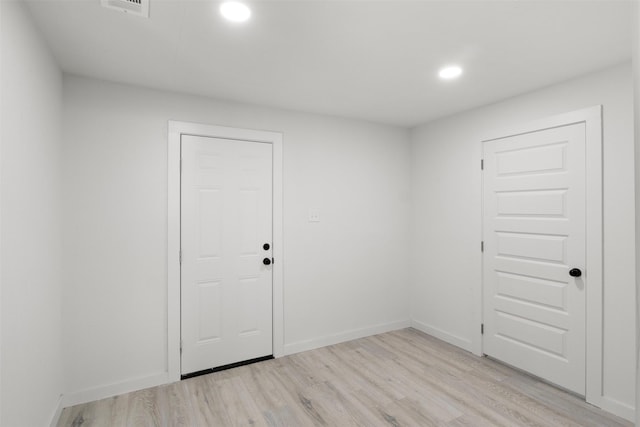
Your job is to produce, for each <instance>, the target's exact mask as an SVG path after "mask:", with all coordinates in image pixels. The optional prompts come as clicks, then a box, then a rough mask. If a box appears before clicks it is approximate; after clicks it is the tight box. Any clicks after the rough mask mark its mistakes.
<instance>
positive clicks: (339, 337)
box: [284, 319, 411, 356]
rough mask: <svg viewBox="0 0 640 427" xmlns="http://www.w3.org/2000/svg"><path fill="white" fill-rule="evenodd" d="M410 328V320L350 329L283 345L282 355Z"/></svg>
mask: <svg viewBox="0 0 640 427" xmlns="http://www.w3.org/2000/svg"><path fill="white" fill-rule="evenodd" d="M410 326H411V321H410V320H408V319H407V320H398V321H396V322H391V323H384V324H381V325H375V326H369V327H366V328H360V329H351V330H349V331H344V332H340V333H338V334H333V335H326V336H323V337H319V338H312V339H310V340H304V341H298V342H294V343H291V344H285V345H284V354H285V356H286V355H289V354H294V353H300V352H302V351H307V350H313V349H316V348H320V347H326V346H328V345H334V344H339V343H341V342H345V341H351V340H356V339H358V338H364V337H368V336H371V335H376V334H383V333H385V332H391V331H397V330H398V329H404V328H408V327H410Z"/></svg>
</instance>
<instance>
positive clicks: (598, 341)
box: [472, 105, 608, 409]
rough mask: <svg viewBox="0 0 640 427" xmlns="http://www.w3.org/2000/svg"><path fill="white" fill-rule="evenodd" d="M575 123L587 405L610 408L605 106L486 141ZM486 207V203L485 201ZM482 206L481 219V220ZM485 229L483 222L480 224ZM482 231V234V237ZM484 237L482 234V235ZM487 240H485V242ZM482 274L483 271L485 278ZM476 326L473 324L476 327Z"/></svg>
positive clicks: (476, 348) (478, 309) (478, 346)
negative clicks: (581, 172)
mask: <svg viewBox="0 0 640 427" xmlns="http://www.w3.org/2000/svg"><path fill="white" fill-rule="evenodd" d="M576 123H585V137H586V138H585V151H586V176H585V179H586V189H585V194H586V210H585V214H586V265H585V270H586V271H588V272H589V284H588V286H587V287H586V301H587V302H586V325H585V326H586V348H585V352H586V354H585V356H586V372H585V382H586V396H585V399H586V401H587V402H589V403H591V404H594V405H596V406H599V407H601V408H605V409H606V408H607V407H608V405H607V402H606V398H605V396H604V393H603V382H602V346H603V336H602V334H603V313H602V303H603V219H602V185H603V184H602V181H603V175H602V106H601V105H598V106H594V107H590V108H585V109H582V110H577V111H573V112H570V113H565V114H560V115H556V116H552V117H548V118H545V119H541V120H537V121H535V122H532V123H528V124H524V125H516V126H512V127H506V128H504V129H502V130H499V131H496V132H494V133H493V134H491V135H489V137H487V138H485V139H483V140H482V141H481V144H484V143H485V142H487V141H492V140H495V139H500V138H504V137H508V136H515V135H521V134H525V133H529V132H533V131H537V130H544V129H552V128H556V127H560V126H566V125H570V124H576ZM482 188H483V180H480V188H479V191H481V193H482ZM483 203H484V200H483ZM482 212H483V209H482V206H481V216H482ZM481 227H482V229H483V228H484V218H482V221H481ZM482 229H481V233H482ZM481 235H482V234H481ZM484 238H485V237H484V236H482V240H483V241H484ZM482 264H483V263H481V265H482ZM483 276H484V275H483V272H482V271H480V277H481V278H482V277H483ZM483 290H484V283H482V287H481V288H480V289H479V292H478V294H477V295H475V300H476V304H475V312H474V314H473V317H474V320H475V322H477V323H476V324H477V325H478V328H477V332H476V333H475V334H474V340H473V342H472V347H473V352H474V353H475V354H477V355H479V356H481V355H482V354H483V349H482V338H483V337H482V333H481V330H480V325H481V324H482V323H483V301H482V296H483ZM475 322H474V323H475Z"/></svg>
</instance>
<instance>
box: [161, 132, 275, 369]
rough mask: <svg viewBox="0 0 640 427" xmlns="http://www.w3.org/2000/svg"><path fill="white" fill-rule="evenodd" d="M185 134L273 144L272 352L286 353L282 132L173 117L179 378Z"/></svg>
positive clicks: (172, 289) (171, 335)
mask: <svg viewBox="0 0 640 427" xmlns="http://www.w3.org/2000/svg"><path fill="white" fill-rule="evenodd" d="M182 135H193V136H204V137H211V138H223V139H229V140H237V141H253V142H263V143H269V144H271V145H272V148H273V242H272V250H273V252H272V253H273V258H274V260H275V262H274V264H273V270H272V271H273V355H274V357H281V356H283V355H284V304H283V303H284V298H283V296H284V284H283V268H282V267H283V262H282V261H283V249H282V246H283V221H282V215H283V214H282V189H283V184H282V139H283V138H282V134H281V133H279V132H272V131H262V130H252V129H241V128H234V127H226V126H216V125H207V124H199V123H191V122H182V121H173V120H170V121H169V123H168V146H167V168H168V194H167V211H168V221H167V237H168V240H167V373H168V376H169V381H179V380H180V156H181V149H180V140H181V136H182Z"/></svg>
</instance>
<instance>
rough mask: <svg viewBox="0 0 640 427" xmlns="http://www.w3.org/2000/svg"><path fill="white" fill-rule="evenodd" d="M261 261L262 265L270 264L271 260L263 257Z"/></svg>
mask: <svg viewBox="0 0 640 427" xmlns="http://www.w3.org/2000/svg"><path fill="white" fill-rule="evenodd" d="M262 263H263V264H264V265H269V264H271V260H270V259H269V258H265V259H263V260H262Z"/></svg>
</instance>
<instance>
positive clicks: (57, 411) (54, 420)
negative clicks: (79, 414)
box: [49, 395, 64, 427]
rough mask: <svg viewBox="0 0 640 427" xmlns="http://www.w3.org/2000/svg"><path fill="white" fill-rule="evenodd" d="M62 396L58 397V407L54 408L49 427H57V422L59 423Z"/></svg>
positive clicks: (62, 407) (62, 401)
mask: <svg viewBox="0 0 640 427" xmlns="http://www.w3.org/2000/svg"><path fill="white" fill-rule="evenodd" d="M63 403H64V396H63V395H60V397H59V398H58V405H57V406H56V409H55V411H54V412H53V416H52V417H51V422H50V423H49V426H50V427H57V425H58V421H60V415H62V409H64V405H63Z"/></svg>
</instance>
